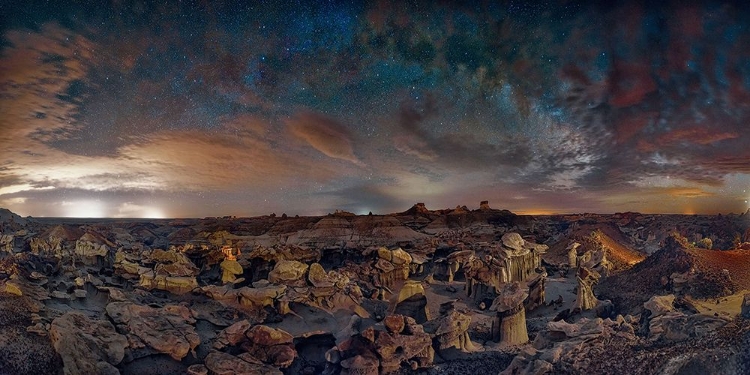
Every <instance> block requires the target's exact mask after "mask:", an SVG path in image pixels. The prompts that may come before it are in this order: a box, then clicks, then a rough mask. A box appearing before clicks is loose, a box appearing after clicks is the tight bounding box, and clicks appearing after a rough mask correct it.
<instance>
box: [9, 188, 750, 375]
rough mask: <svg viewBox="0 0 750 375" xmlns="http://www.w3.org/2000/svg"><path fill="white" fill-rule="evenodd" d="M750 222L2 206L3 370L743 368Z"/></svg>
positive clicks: (501, 213) (748, 323)
mask: <svg viewBox="0 0 750 375" xmlns="http://www.w3.org/2000/svg"><path fill="white" fill-rule="evenodd" d="M748 216H749V215H745V214H743V215H725V216H715V217H712V216H694V215H690V216H688V215H642V214H637V213H624V214H615V215H589V214H585V215H566V216H538V217H529V216H518V215H514V214H513V213H511V212H509V211H505V210H495V209H491V208H490V207H489V205H488V204H487V203H486V202H482V205H481V208H480V209H478V210H469V209H467V208H466V207H456V208H455V209H448V210H428V209H427V208H426V207H425V206H424V205H422V204H417V205H415V206H414V207H412V208H411V209H409V210H407V211H405V212H402V213H396V214H391V215H367V216H355V215H353V214H350V213H346V212H336V213H333V214H330V215H327V216H324V217H287V216H286V215H281V216H276V215H270V216H263V217H256V218H233V217H224V218H205V219H177V220H150V221H143V220H115V219H103V220H94V219H46V218H22V217H19V216H17V215H15V214H13V213H11V212H9V211H7V210H0V331H1V332H0V374H60V373H64V374H116V373H122V374H139V375H145V374H185V373H187V374H238V373H241V374H274V373H277V374H378V373H393V374H414V373H422V374H476V373H477V372H482V373H493V374H497V373H503V374H545V373H550V374H553V373H555V374H556V373H563V374H564V373H571V374H599V373H612V374H615V373H617V374H622V373H628V374H654V373H659V374H693V373H695V374H698V373H700V374H742V373H748V371H750V370H749V369H748V363H750V362H749V361H750V295H749V296H748V297H747V298H746V297H745V293H747V291H748V290H750V268H748V267H747V266H746V265H747V264H750V244H748V243H747V242H746V241H748V240H750V238H749V237H750V232H749V231H748V227H750V217H748ZM709 240H710V241H709ZM709 248H711V249H709Z"/></svg>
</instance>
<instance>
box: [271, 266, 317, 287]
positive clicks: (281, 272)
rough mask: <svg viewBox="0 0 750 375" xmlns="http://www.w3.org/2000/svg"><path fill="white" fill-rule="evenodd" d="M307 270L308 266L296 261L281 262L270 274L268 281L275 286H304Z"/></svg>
mask: <svg viewBox="0 0 750 375" xmlns="http://www.w3.org/2000/svg"><path fill="white" fill-rule="evenodd" d="M307 269H308V266H307V264H305V263H302V262H298V261H296V260H281V261H279V262H278V263H276V266H274V268H273V270H271V272H270V273H269V274H268V281H270V282H272V283H274V284H285V285H295V286H304V284H305V281H304V276H305V273H306V272H307ZM300 281H301V282H300Z"/></svg>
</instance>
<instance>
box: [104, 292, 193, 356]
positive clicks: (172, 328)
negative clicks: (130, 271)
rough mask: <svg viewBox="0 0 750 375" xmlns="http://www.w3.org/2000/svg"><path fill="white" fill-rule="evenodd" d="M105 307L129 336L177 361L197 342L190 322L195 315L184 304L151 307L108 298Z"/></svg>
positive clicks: (108, 313)
mask: <svg viewBox="0 0 750 375" xmlns="http://www.w3.org/2000/svg"><path fill="white" fill-rule="evenodd" d="M106 311H107V315H109V317H110V318H112V320H113V321H114V322H115V323H116V324H117V325H118V326H120V327H121V329H122V330H124V331H125V332H127V333H128V335H129V336H130V338H132V339H134V340H136V341H141V342H143V343H144V344H145V345H147V346H149V347H151V348H153V349H154V350H155V351H157V352H159V353H164V354H168V355H170V356H171V357H172V358H174V359H175V360H177V361H179V360H181V359H182V358H184V357H185V356H186V355H187V354H188V353H189V352H190V351H192V350H193V349H195V347H196V346H198V344H200V338H199V337H198V334H197V333H196V332H195V327H193V325H192V324H194V323H195V319H193V317H192V315H191V313H190V310H189V309H188V308H187V307H185V306H180V305H167V306H164V307H162V308H153V307H149V306H143V305H137V304H134V303H131V302H112V303H110V304H108V305H107V307H106Z"/></svg>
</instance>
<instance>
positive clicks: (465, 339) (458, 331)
mask: <svg viewBox="0 0 750 375" xmlns="http://www.w3.org/2000/svg"><path fill="white" fill-rule="evenodd" d="M454 303H455V301H448V302H445V303H443V304H442V305H441V306H440V310H441V315H440V317H439V318H437V319H435V320H431V321H429V322H427V323H425V325H424V327H425V330H426V331H427V332H429V333H432V334H433V335H434V336H435V339H436V340H437V342H438V344H439V346H438V349H440V350H445V349H449V348H456V349H459V350H461V351H464V352H470V351H473V350H475V348H474V344H473V343H472V342H471V339H470V338H469V332H468V330H469V326H470V325H471V317H470V316H469V315H466V314H464V313H461V312H459V311H457V310H456V309H455V306H454Z"/></svg>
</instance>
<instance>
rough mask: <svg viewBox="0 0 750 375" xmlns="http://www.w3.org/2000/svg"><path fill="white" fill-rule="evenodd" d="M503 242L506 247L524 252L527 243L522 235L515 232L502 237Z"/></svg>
mask: <svg viewBox="0 0 750 375" xmlns="http://www.w3.org/2000/svg"><path fill="white" fill-rule="evenodd" d="M502 241H503V245H504V246H505V247H507V248H509V249H513V250H523V245H524V243H525V242H526V241H524V240H523V238H522V237H521V235H520V234H518V233H515V232H511V233H505V234H504V235H503V237H502Z"/></svg>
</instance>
